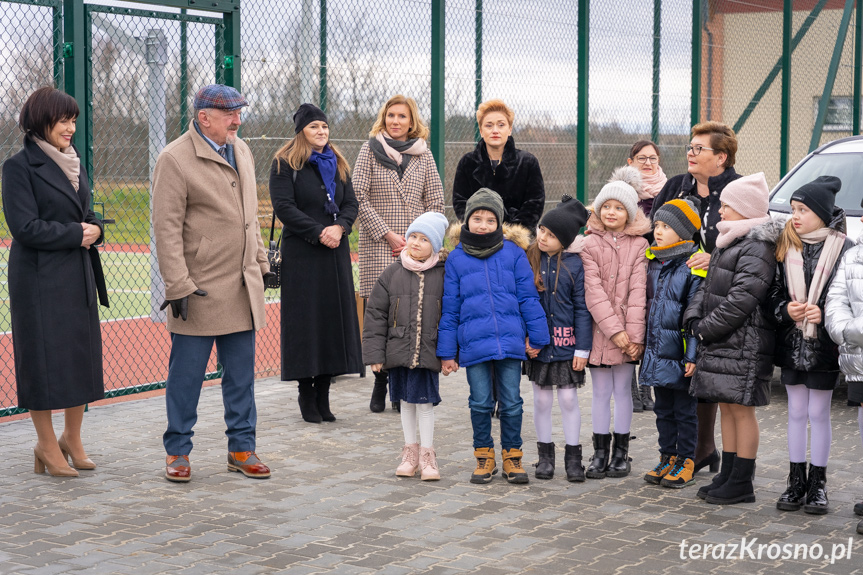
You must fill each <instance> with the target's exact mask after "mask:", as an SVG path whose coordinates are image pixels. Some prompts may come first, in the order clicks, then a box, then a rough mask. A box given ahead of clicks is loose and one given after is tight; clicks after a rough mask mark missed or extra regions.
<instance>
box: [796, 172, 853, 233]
mask: <svg viewBox="0 0 863 575" xmlns="http://www.w3.org/2000/svg"><path fill="white" fill-rule="evenodd" d="M841 188H842V180H840V179H839V178H837V177H836V176H818V177H817V178H815V179H814V180H813V181H811V182H809V183H808V184H803V185H802V186H800V188H798V189H797V191H796V192H794V193H793V194H791V200H792V201H797V202H801V203H803V204H805V205H806V206H807V207H808V208H809V209H810V210H812V211H813V212H815V215H817V216H818V217H819V218H821V221H822V222H824V223H825V224H829V223H830V220H832V219H833V208H834V207H835V205H836V194H837V193H839V190H840V189H841Z"/></svg>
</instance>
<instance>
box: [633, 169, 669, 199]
mask: <svg viewBox="0 0 863 575" xmlns="http://www.w3.org/2000/svg"><path fill="white" fill-rule="evenodd" d="M667 181H668V178H667V177H666V176H665V172H663V171H662V166H657V167H656V173H655V174H651V175H649V176H645V175H644V174H643V173H642V174H641V190H640V191H639V192H638V199H639V200H649V199H651V198H655V197H656V195H657V194H658V193H659V192H660V191H661V190H662V188H663V187H664V186H665V182H667Z"/></svg>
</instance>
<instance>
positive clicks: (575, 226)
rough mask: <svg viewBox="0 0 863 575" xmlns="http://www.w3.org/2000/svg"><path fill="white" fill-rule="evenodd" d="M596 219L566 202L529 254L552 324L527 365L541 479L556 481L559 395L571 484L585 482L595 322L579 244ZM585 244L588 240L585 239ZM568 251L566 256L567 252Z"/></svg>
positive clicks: (547, 219)
mask: <svg viewBox="0 0 863 575" xmlns="http://www.w3.org/2000/svg"><path fill="white" fill-rule="evenodd" d="M589 215H590V214H589V213H588V211H587V208H585V207H584V206H583V205H582V203H581V202H579V201H578V200H574V199H572V198H571V197H569V196H563V199H562V200H561V202H560V204H558V205H557V207H556V208H555V209H553V210H551V211H550V212H548V213H547V214H545V216H543V218H542V221H540V223H539V228H538V229H537V232H536V241H535V242H534V243H532V244H531V245H530V247H529V248H527V259H528V261H529V262H530V267H531V268H533V274H534V284H535V285H536V289H537V290H538V291H539V299H540V302H541V303H542V308H543V309H544V310H545V315H546V318H547V320H548V332H549V336H550V337H551V338H552V343H551V345H547V346H545V347H544V348H543V349H542V351H541V352H540V353H539V355H538V356H537V357H536V358H534V359H530V360H528V361H527V362H525V371H526V372H527V376H528V377H529V378H530V381H531V382H533V423H534V426H535V427H536V439H537V443H536V449H537V452H538V453H539V462H538V463H537V464H536V472H535V475H536V478H537V479H551V478H552V477H554V459H555V458H554V443H552V442H551V406H552V404H553V403H554V389H555V388H557V403H558V405H560V415H561V419H562V420H563V436H564V438H565V439H566V448H565V450H564V467H565V469H566V478H567V480H569V481H579V482H580V481H584V466H583V465H582V464H581V443H580V442H579V435H580V431H581V412H580V410H579V406H578V394H577V392H578V388H580V387H582V386H583V385H584V368H585V366H586V365H587V358H588V357H590V348H591V346H592V345H593V317H592V316H591V315H590V312H589V311H588V310H587V304H585V302H584V266H583V264H582V263H581V256H579V255H578V253H569V252H577V251H578V245H577V244H579V243H581V242H580V241H579V242H576V241H574V240H575V239H576V236H577V235H578V231H579V230H580V229H581V228H582V227H583V226H584V224H585V223H587V218H588V216H589ZM581 239H582V240H583V238H581ZM564 250H566V251H564Z"/></svg>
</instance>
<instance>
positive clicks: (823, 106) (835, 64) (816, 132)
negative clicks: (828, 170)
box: [809, 0, 854, 152]
mask: <svg viewBox="0 0 863 575" xmlns="http://www.w3.org/2000/svg"><path fill="white" fill-rule="evenodd" d="M852 8H854V0H845V10H844V11H843V12H842V21H841V22H840V23H839V32H838V33H837V35H836V44H835V45H834V46H833V57H832V58H830V66H829V67H828V69H827V79H826V80H824V92H822V93H821V101H820V102H819V103H818V116H817V117H816V118H815V125H814V126H813V127H812V139H811V140H809V151H810V152H811V151H812V150H814V149H815V148H817V147H818V144H819V142H821V133H822V131H823V129H824V120H825V119H826V118H827V107H828V106H829V105H830V98H831V97H832V96H833V84H834V82H835V81H836V73H837V72H838V71H839V62H840V60H841V59H842V49H843V48H844V47H845V37H846V36H847V35H848V25H849V24H850V23H851V9H852Z"/></svg>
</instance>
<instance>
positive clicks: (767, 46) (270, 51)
mask: <svg viewBox="0 0 863 575" xmlns="http://www.w3.org/2000/svg"><path fill="white" fill-rule="evenodd" d="M68 1H69V2H74V1H79V0H68ZM166 3H168V4H171V5H172V6H174V7H178V6H179V5H180V3H179V2H166ZM436 3H437V0H410V1H407V2H404V1H400V0H380V1H378V2H374V3H372V2H366V1H365V0H243V2H242V4H241V11H240V18H239V19H240V22H241V26H240V33H239V34H240V35H239V41H240V48H239V49H235V48H232V44H231V43H229V42H228V40H227V38H229V37H230V30H228V29H226V22H227V20H226V18H225V16H224V15H223V14H222V13H220V12H217V11H216V12H194V11H188V12H186V11H181V10H179V9H178V8H172V7H165V6H158V5H156V4H150V5H143V4H136V5H135V6H136V8H137V9H131V8H125V7H117V6H101V5H99V4H98V3H92V4H85V10H84V11H83V14H84V16H83V19H84V21H81V22H73V23H72V24H73V25H74V26H81V27H84V29H85V36H84V38H85V44H86V61H87V62H88V63H89V64H88V65H87V66H88V67H87V76H86V85H87V91H86V94H85V96H84V98H85V99H86V102H87V105H88V110H89V111H90V114H88V115H87V119H86V121H84V122H83V123H82V121H81V119H79V124H78V130H79V131H80V130H85V131H86V132H87V137H88V140H87V141H88V142H89V146H91V148H90V149H88V150H85V152H86V157H87V158H89V160H88V169H89V172H90V175H91V178H92V180H93V190H94V201H95V205H94V209H95V210H96V211H97V212H99V213H100V214H102V215H103V217H105V218H107V219H110V220H114V223H113V224H110V225H108V226H107V228H106V230H107V231H106V244H105V246H104V247H103V263H104V265H105V269H106V275H107V281H108V287H109V290H110V294H109V295H110V299H111V308H110V309H102V310H101V313H102V319H103V324H102V331H103V341H104V355H105V382H106V388H107V391H108V393H109V395H120V394H125V393H132V392H136V391H142V390H147V389H154V388H158V387H160V386H161V385H163V383H162V382H163V381H164V379H165V377H166V375H167V363H168V353H169V349H170V345H169V339H168V334H167V332H166V330H165V328H164V324H163V323H162V320H163V315H161V314H159V313H158V311H157V307H158V304H159V303H160V301H161V299H162V293H163V286H162V285H161V280H160V279H159V277H158V274H157V273H156V272H157V268H156V265H155V261H154V258H153V257H152V255H151V246H152V237H151V223H150V182H149V174H150V171H151V169H152V166H153V163H154V160H155V157H156V155H157V154H158V151H159V150H160V149H161V147H162V146H164V144H165V143H166V142H169V141H171V140H173V139H175V138H176V137H178V136H179V135H180V134H181V133H182V132H183V131H185V129H186V128H187V127H188V123H189V121H190V120H191V116H192V110H191V109H192V97H193V94H194V92H195V91H196V90H197V88H198V87H200V86H201V85H203V84H206V83H211V82H214V81H226V80H227V81H230V78H231V74H230V73H229V72H230V68H231V66H232V62H236V64H237V68H238V69H239V70H240V75H241V78H240V81H241V88H242V91H243V93H244V94H245V95H246V97H247V99H248V100H249V102H250V103H251V105H250V106H249V108H247V109H246V110H245V113H244V116H243V127H242V132H241V137H242V138H243V139H244V140H245V141H246V142H247V143H248V144H249V146H250V147H251V149H252V151H253V153H254V155H255V159H256V172H257V177H258V198H259V217H260V221H261V225H262V228H263V233H264V235H265V241H266V240H267V239H268V237H267V236H268V232H269V229H268V228H269V226H270V217H271V214H272V208H271V205H270V200H269V192H268V181H269V171H270V165H271V161H272V157H273V154H274V153H275V151H276V150H277V149H278V148H279V147H280V146H281V145H282V144H283V143H284V142H285V141H286V140H287V139H288V138H290V137H292V136H293V134H294V127H293V122H292V114H293V112H294V111H295V110H296V108H297V106H298V105H299V104H300V103H302V102H312V103H315V104H318V105H320V106H321V107H322V108H324V109H325V110H326V111H327V114H328V116H329V118H330V127H331V135H332V138H333V140H334V141H335V142H336V143H337V144H338V145H339V146H340V148H341V150H342V151H343V153H344V154H345V156H346V157H347V158H348V160H349V161H350V162H353V160H354V159H355V158H356V156H357V153H358V151H359V149H360V146H361V145H362V143H363V142H364V141H366V140H367V138H368V132H369V130H370V128H371V126H372V124H373V122H374V119H375V116H376V114H377V112H378V109H379V108H380V106H381V105H382V104H383V103H384V102H385V101H386V100H387V99H388V98H389V97H390V96H392V95H393V94H396V93H402V94H405V95H408V96H411V97H413V98H415V99H416V100H417V102H418V104H419V109H420V114H421V115H422V117H423V119H424V120H425V121H426V122H427V123H429V122H430V120H431V118H432V115H433V113H434V110H433V109H432V105H433V104H432V92H433V91H434V89H435V87H436V85H438V84H437V83H438V82H439V81H440V80H442V81H443V82H444V85H445V91H444V101H443V118H444V124H443V125H444V134H443V138H444V154H443V157H439V158H437V160H438V163H439V166H440V167H441V169H442V173H443V175H444V189H445V194H446V202H447V204H450V203H451V193H452V191H451V190H452V180H453V176H454V174H455V168H456V165H457V164H458V161H459V159H460V158H461V157H462V155H464V154H465V153H468V152H470V151H471V150H472V149H473V148H474V146H475V145H476V141H477V138H478V133H477V128H476V122H475V116H474V114H475V110H476V107H477V105H478V104H479V103H480V102H482V101H484V100H487V99H490V98H502V99H503V100H504V101H506V102H507V103H508V104H509V105H510V107H512V109H513V110H514V111H515V123H514V131H513V137H514V139H515V141H516V144H517V146H518V147H519V148H521V149H524V150H527V151H529V152H531V153H533V154H534V155H535V156H536V157H537V158H538V159H539V163H540V165H541V167H542V171H543V176H544V179H545V185H546V200H547V207H549V208H550V207H553V205H554V204H556V203H557V202H558V201H559V200H560V198H561V196H562V195H563V194H565V193H566V194H570V195H573V196H575V195H576V194H577V193H578V191H579V186H580V185H581V186H583V189H584V190H585V193H584V199H585V200H587V201H588V202H589V201H590V200H591V199H592V198H593V197H594V196H595V195H596V193H597V192H598V191H599V189H600V188H601V187H602V185H603V184H604V182H605V181H606V180H607V179H608V177H609V175H610V174H611V171H612V170H613V169H614V168H615V167H617V166H620V165H623V164H624V163H625V162H626V157H627V154H628V151H629V148H630V146H631V145H632V144H633V143H634V142H635V141H636V140H640V139H645V138H647V139H653V140H655V141H657V143H658V144H659V149H660V152H661V156H662V166H663V169H664V170H665V172H666V174H667V175H668V176H669V177H671V176H673V175H675V174H678V173H682V172H683V171H684V170H685V169H686V161H685V153H684V151H683V146H684V145H685V144H686V143H687V142H688V139H689V128H690V125H691V122H692V118H693V117H694V116H693V114H696V113H697V117H698V118H699V119H713V120H719V121H723V122H726V123H728V124H730V125H732V126H734V125H735V124H737V125H738V127H737V130H738V132H739V137H740V153H739V155H738V168H739V171H741V172H742V173H751V172H754V171H764V172H766V173H767V175H768V180H769V181H770V182H771V184H774V183H776V182H777V181H778V179H779V176H780V173H781V171H782V168H781V162H780V156H781V155H782V146H781V143H780V138H779V137H778V134H779V126H780V123H781V121H782V119H783V118H782V106H781V104H780V101H781V99H780V84H781V65H782V62H781V59H782V47H781V39H782V16H783V13H782V2H780V1H778V0H769V1H763V2H757V3H753V2H740V1H735V0H694V1H692V0H652V1H651V2H638V3H630V4H627V8H626V10H625V13H624V12H622V9H621V5H620V3H617V2H610V1H608V2H606V1H603V0H593V1H591V2H590V4H589V12H588V11H582V12H581V13H582V14H585V13H589V22H588V24H589V25H588V26H580V25H579V24H580V23H579V13H580V10H579V8H580V7H581V8H583V7H584V6H580V3H579V2H578V1H577V0H571V1H567V2H561V1H560V0H533V1H532V2H529V3H525V2H518V1H516V0H495V1H494V2H492V1H489V0H445V1H444V12H445V15H446V16H445V20H444V25H445V34H444V35H443V39H444V42H443V53H442V54H434V53H433V42H432V11H433V7H434V5H435V4H436ZM63 4H64V2H63V1H62V0H3V1H0V36H2V42H0V45H2V49H3V50H4V56H5V61H6V74H5V75H4V77H3V78H2V79H0V92H2V96H3V98H2V101H3V102H4V106H3V112H2V116H0V148H2V151H0V161H3V160H5V159H6V158H8V157H9V156H10V155H12V154H14V153H15V152H17V150H18V149H19V148H20V141H21V136H20V134H19V133H18V130H17V128H16V122H17V116H18V112H19V110H20V107H21V104H22V103H23V101H24V100H25V99H26V97H27V96H28V95H29V94H30V93H31V92H32V91H33V90H35V89H36V88H37V87H39V86H42V85H50V84H54V85H55V86H57V87H59V88H61V89H67V88H68V87H67V86H64V77H65V75H64V72H65V71H67V70H64V66H69V63H68V62H69V61H70V60H68V59H67V58H64V50H67V51H68V50H69V47H68V46H66V45H65V44H64V21H63V14H62V9H63ZM212 4H213V5H214V6H217V7H222V8H223V9H224V10H226V11H227V10H230V9H232V8H230V5H234V3H232V2H225V1H222V0H213V2H212ZM798 4H799V5H801V6H802V5H803V4H805V5H806V6H805V7H804V8H805V9H799V8H800V7H799V6H798V10H797V11H795V12H793V31H794V34H795V39H796V38H797V36H799V40H798V41H797V43H796V44H795V46H796V47H795V50H794V52H793V58H792V70H793V79H794V81H793V86H792V91H791V102H792V112H791V115H792V117H791V122H790V125H791V132H790V138H789V141H790V144H789V151H788V159H789V160H790V162H791V165H793V163H794V162H796V161H797V160H799V159H800V158H802V157H803V155H805V153H806V152H807V151H808V149H809V145H810V139H811V138H812V134H813V128H815V126H816V124H817V123H818V122H819V119H818V118H819V104H820V101H821V96H822V94H824V93H829V94H831V97H830V98H829V102H828V104H829V105H827V106H826V108H825V110H824V112H823V113H822V114H821V116H822V120H823V126H824V128H823V132H818V133H817V138H816V139H817V142H816V144H817V143H820V142H823V141H827V140H831V139H834V138H836V137H840V136H843V135H847V134H850V133H851V131H852V127H851V124H850V122H851V120H850V119H849V118H850V114H851V110H852V109H853V107H854V105H855V102H854V98H853V86H852V76H853V66H854V59H853V54H852V49H853V45H854V35H855V32H856V25H855V22H856V14H852V13H853V10H851V11H850V12H848V10H847V9H846V4H847V3H846V2H844V1H841V0H807V1H806V2H802V3H797V2H795V5H798ZM852 4H853V2H852ZM124 6H126V5H125V4H124ZM696 7H697V8H698V10H695V8H696ZM699 12H700V14H701V20H700V21H699V22H697V23H695V26H694V25H693V14H694V13H695V14H696V15H697V14H698V13H699ZM846 12H848V13H846ZM845 22H850V23H849V24H847V25H846V24H845ZM67 24H68V22H67ZM581 24H584V22H582V23H581ZM228 28H230V24H228ZM693 28H695V29H700V30H701V45H702V49H701V54H700V70H701V78H700V86H699V88H700V94H701V98H700V100H699V101H698V102H693V101H692V94H693V91H692V89H691V87H692V80H691V78H692V75H691V70H692V61H693V60H692V58H693V52H692V44H693V42H692V40H693V38H692V31H693ZM837 30H838V31H841V32H842V34H841V37H842V39H843V42H842V45H841V46H840V47H839V48H837V45H838V44H837V42H836V39H837ZM585 33H586V34H587V35H586V36H585ZM753 38H758V42H753V41H752V39H753ZM579 46H587V47H588V52H589V59H588V60H587V62H588V64H587V68H585V69H586V71H587V74H584V75H583V76H584V77H580V74H579V70H580V68H579V57H580V56H584V54H579ZM837 50H838V52H837ZM834 54H838V57H837V58H834ZM67 56H68V53H67ZM232 57H233V58H235V59H236V58H237V57H239V60H232ZM440 57H443V58H445V60H444V62H445V67H444V76H443V78H441V79H440V80H439V79H438V78H437V77H436V76H435V75H434V73H433V60H434V59H435V58H440ZM834 60H835V66H834V65H833V64H832V63H833V62H834ZM777 61H779V66H780V67H779V71H778V72H777V69H776V65H777ZM831 69H835V73H833V74H832V76H833V79H832V82H833V83H832V90H826V88H825V87H826V86H827V85H828V84H829V82H828V80H829V77H830V76H831V72H830V70H831ZM585 82H586V83H587V84H586V87H587V94H588V103H589V105H588V108H587V112H588V118H589V121H588V122H587V127H588V130H589V138H588V140H587V141H588V144H587V146H586V147H587V150H579V147H578V141H579V139H578V131H579V126H578V110H579V106H580V105H583V104H584V103H583V102H579V98H578V93H579V90H580V89H582V88H585V84H584V83H585ZM438 86H439V85H438ZM856 104H857V105H858V106H859V102H857V103H856ZM694 110H697V112H695V111H694ZM439 113H440V112H439ZM437 136H439V134H437ZM584 153H586V154H587V162H586V163H585V164H582V165H585V166H587V169H588V173H587V174H584V173H578V170H577V165H578V161H579V158H580V157H582V158H583V157H584V156H583V154H584ZM579 182H581V184H580V183H579ZM585 182H586V184H585ZM449 216H450V217H451V218H454V215H453V214H452V212H451V211H449ZM277 233H278V232H277ZM0 241H2V242H3V245H2V246H0V258H2V261H3V262H4V265H3V266H2V268H0V281H2V283H0V293H2V294H3V302H2V303H3V305H2V306H0V332H2V333H0V362H2V364H3V366H4V369H3V371H2V374H0V415H8V414H10V413H14V412H15V410H16V408H15V405H16V397H15V383H14V364H13V358H12V343H11V335H10V333H9V329H10V327H9V323H10V321H9V308H8V292H7V291H6V282H5V273H6V266H5V261H6V256H7V254H8V246H9V243H10V241H11V238H10V236H9V232H8V229H7V228H6V227H5V221H4V220H3V219H2V218H0ZM351 241H352V246H353V252H356V231H355V232H354V234H353V235H352V238H351ZM296 304H301V302H292V305H296ZM280 305H281V302H279V301H278V292H277V291H270V292H268V327H267V328H266V330H263V331H262V332H260V333H259V334H258V343H257V356H258V358H257V370H258V373H259V375H270V374H277V373H278V372H279V367H280V354H279V314H280ZM210 368H211V371H212V373H211V376H212V377H218V375H219V374H218V371H217V362H216V358H215V354H214V356H213V357H212V358H211V364H210Z"/></svg>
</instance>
